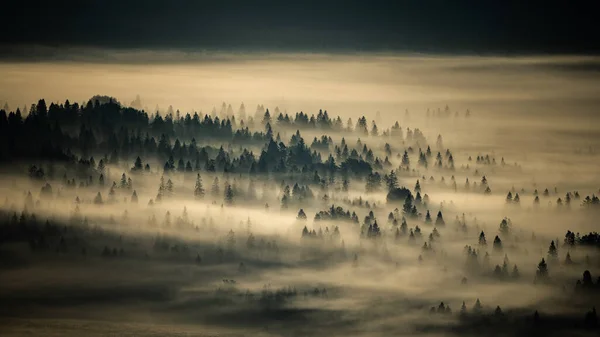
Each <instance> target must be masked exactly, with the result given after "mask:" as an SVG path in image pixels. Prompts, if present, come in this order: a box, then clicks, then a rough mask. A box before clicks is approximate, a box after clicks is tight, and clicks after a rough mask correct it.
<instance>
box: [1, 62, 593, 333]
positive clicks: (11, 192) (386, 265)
mask: <svg viewBox="0 0 600 337" xmlns="http://www.w3.org/2000/svg"><path fill="white" fill-rule="evenodd" d="M128 57H131V55H124V56H123V55H121V56H119V57H116V58H115V61H114V63H115V64H113V63H110V62H109V64H96V63H94V62H89V63H86V61H85V60H83V61H78V60H73V61H69V62H57V63H56V64H52V63H49V62H46V63H44V62H40V63H36V64H33V65H30V66H29V67H30V68H28V69H29V71H26V70H24V69H23V67H22V65H20V64H18V63H14V64H13V63H7V62H6V63H0V74H2V76H0V88H2V93H3V95H6V96H0V108H1V110H0V303H1V304H0V335H1V336H21V335H31V334H33V335H48V336H50V335H52V336H54V335H56V336H59V335H60V336H65V335H66V336H104V335H125V336H138V335H156V336H170V335H173V336H184V335H185V336H397V335H410V336H414V335H417V336H442V335H444V336H448V335H456V336H489V335H495V336H538V335H539V336H574V335H577V336H598V334H599V333H600V327H599V325H598V315H597V312H596V308H599V309H600V307H598V305H599V304H600V234H599V233H598V225H599V222H598V219H599V218H600V200H599V198H598V196H599V195H600V171H599V168H600V120H599V118H598V115H597V109H598V103H600V102H599V101H598V97H600V96H598V90H597V88H598V87H600V81H598V79H597V78H595V77H591V76H587V75H586V74H585V73H583V72H581V70H578V69H576V68H577V65H581V64H588V65H595V66H596V67H597V66H598V61H597V59H587V58H558V57H556V58H553V57H547V58H515V59H503V58H481V59H474V58H468V57H448V58H442V57H439V58H435V57H431V58H427V57H416V56H414V57H409V56H406V57H404V56H403V57H392V56H369V57H367V56H364V57H359V56H331V55H321V56H315V55H312V56H311V55H288V56H286V57H283V56H281V55H279V56H277V55H275V56H269V57H264V58H258V57H257V58H252V57H248V58H245V57H242V56H230V57H227V58H224V57H222V58H221V57H220V58H215V59H210V60H199V61H198V62H197V64H196V63H194V62H192V61H190V60H189V59H186V62H187V63H186V62H183V61H182V62H177V57H180V55H179V56H178V55H171V54H166V55H163V56H162V57H163V58H161V59H160V62H157V63H156V64H153V65H152V66H143V65H139V64H130V63H128V62H123V64H119V63H118V62H121V61H123V59H125V58H128ZM172 58H174V61H173V64H170V63H169V61H168V60H171V59H172ZM179 61H181V60H179ZM145 67H147V68H145ZM63 73H68V74H69V81H67V80H62V79H61V76H62V75H61V74H63ZM42 77H43V80H42V79H41V78H42ZM54 81H56V82H54ZM13 83H15V84H14V85H13ZM594 88H595V89H594ZM137 93H140V95H137ZM105 94H108V95H114V96H105ZM69 99H77V100H80V101H79V102H77V101H74V100H72V101H70V100H69ZM221 102H222V103H221ZM32 103H33V104H32ZM213 104H215V105H214V107H213ZM149 107H150V108H149Z"/></svg>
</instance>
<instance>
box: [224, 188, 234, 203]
mask: <svg viewBox="0 0 600 337" xmlns="http://www.w3.org/2000/svg"><path fill="white" fill-rule="evenodd" d="M233 197H234V193H233V189H232V188H231V185H230V184H227V186H226V187H225V203H226V204H227V205H233Z"/></svg>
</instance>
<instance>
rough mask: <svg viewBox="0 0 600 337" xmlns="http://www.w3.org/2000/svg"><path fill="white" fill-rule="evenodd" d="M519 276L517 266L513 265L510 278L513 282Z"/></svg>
mask: <svg viewBox="0 0 600 337" xmlns="http://www.w3.org/2000/svg"><path fill="white" fill-rule="evenodd" d="M520 276H521V275H520V274H519V268H517V265H516V264H515V266H514V267H513V270H512V273H511V274H510V277H511V278H512V279H513V280H517V279H519V277H520Z"/></svg>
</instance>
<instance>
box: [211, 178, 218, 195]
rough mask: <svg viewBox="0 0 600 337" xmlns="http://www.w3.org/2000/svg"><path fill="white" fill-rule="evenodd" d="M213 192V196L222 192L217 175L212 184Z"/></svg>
mask: <svg viewBox="0 0 600 337" xmlns="http://www.w3.org/2000/svg"><path fill="white" fill-rule="evenodd" d="M211 194H212V195H213V196H215V197H216V196H218V195H219V194H220V188H219V178H218V177H215V180H213V184H212V188H211Z"/></svg>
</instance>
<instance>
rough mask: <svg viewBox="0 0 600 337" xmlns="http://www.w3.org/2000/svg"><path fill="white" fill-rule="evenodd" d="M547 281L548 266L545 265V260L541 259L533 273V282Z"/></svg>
mask: <svg viewBox="0 0 600 337" xmlns="http://www.w3.org/2000/svg"><path fill="white" fill-rule="evenodd" d="M548 279H549V276H548V265H547V264H546V260H544V259H543V258H542V260H541V261H540V263H539V264H538V267H537V271H536V272H535V282H536V283H544V282H547V281H548Z"/></svg>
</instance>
